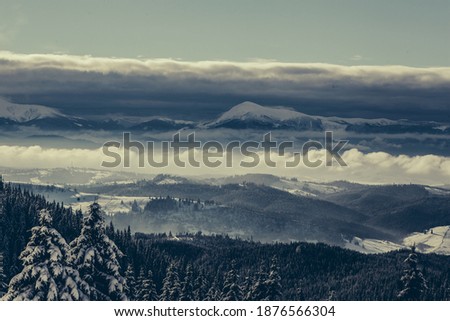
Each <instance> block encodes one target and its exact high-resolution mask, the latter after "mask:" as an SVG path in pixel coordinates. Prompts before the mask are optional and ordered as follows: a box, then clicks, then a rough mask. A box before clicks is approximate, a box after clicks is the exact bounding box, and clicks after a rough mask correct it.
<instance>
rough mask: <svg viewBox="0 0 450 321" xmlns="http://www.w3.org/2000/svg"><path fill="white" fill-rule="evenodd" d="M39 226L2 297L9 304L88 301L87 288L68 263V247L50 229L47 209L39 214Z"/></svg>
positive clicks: (33, 231)
mask: <svg viewBox="0 0 450 321" xmlns="http://www.w3.org/2000/svg"><path fill="white" fill-rule="evenodd" d="M39 223H40V225H39V226H36V227H33V228H32V230H31V233H32V234H31V238H30V241H29V242H28V244H27V246H26V248H25V249H24V250H23V252H22V253H21V254H20V260H21V261H22V265H23V270H22V271H21V272H20V273H19V274H17V275H16V276H14V277H13V278H12V280H11V282H10V285H9V289H8V292H7V293H6V295H5V296H4V297H3V298H2V299H3V300H8V301H12V300H15V301H28V300H33V301H57V300H59V301H78V300H88V299H89V294H90V289H89V286H88V284H86V282H84V281H82V280H81V278H80V276H79V274H78V271H77V270H76V269H74V268H73V267H72V265H71V264H70V262H69V260H68V256H69V253H70V248H69V245H68V244H67V243H66V241H65V240H64V238H63V237H62V236H61V234H59V232H58V231H57V230H56V229H54V228H52V226H51V223H52V217H51V216H50V213H49V212H48V211H47V210H42V211H41V212H40V215H39Z"/></svg>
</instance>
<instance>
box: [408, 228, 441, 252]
mask: <svg viewBox="0 0 450 321" xmlns="http://www.w3.org/2000/svg"><path fill="white" fill-rule="evenodd" d="M403 244H404V245H406V246H412V245H414V244H415V245H416V247H417V249H418V250H419V251H420V252H422V253H436V254H445V255H450V226H438V227H434V228H432V229H429V230H428V231H427V232H426V233H413V234H411V235H410V236H408V237H406V238H405V239H404V240H403Z"/></svg>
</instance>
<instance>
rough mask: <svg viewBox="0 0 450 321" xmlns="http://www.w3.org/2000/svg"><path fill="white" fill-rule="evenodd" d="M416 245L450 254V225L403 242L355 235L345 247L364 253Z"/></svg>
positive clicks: (432, 229)
mask: <svg viewBox="0 0 450 321" xmlns="http://www.w3.org/2000/svg"><path fill="white" fill-rule="evenodd" d="M413 245H415V246H416V249H417V251H418V252H421V253H436V254H442V255H450V226H437V227H434V228H431V229H429V230H428V231H425V232H416V233H412V234H410V235H408V236H407V237H405V238H404V239H403V241H402V242H401V244H398V243H393V242H389V241H384V240H376V239H361V238H359V237H354V238H353V239H352V240H351V241H348V242H347V243H346V244H345V248H347V249H350V250H354V251H358V252H362V253H385V252H389V251H395V250H398V249H402V248H409V247H411V246H413Z"/></svg>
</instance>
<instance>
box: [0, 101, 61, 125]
mask: <svg viewBox="0 0 450 321" xmlns="http://www.w3.org/2000/svg"><path fill="white" fill-rule="evenodd" d="M61 116H63V114H61V113H60V112H59V111H57V110H56V109H54V108H50V107H45V106H40V105H22V104H15V103H11V102H9V101H7V100H5V99H2V98H0V118H4V119H9V120H12V121H15V122H18V123H26V122H29V121H32V120H37V119H44V118H57V117H61Z"/></svg>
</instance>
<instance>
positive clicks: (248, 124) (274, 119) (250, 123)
mask: <svg viewBox="0 0 450 321" xmlns="http://www.w3.org/2000/svg"><path fill="white" fill-rule="evenodd" d="M201 127H205V128H219V127H226V128H235V129H239V128H241V127H242V128H255V127H256V128H258V127H263V128H297V129H313V130H314V129H321V128H322V123H321V120H320V119H319V118H318V117H312V116H308V115H306V114H303V113H300V112H297V111H294V110H290V109H287V108H282V107H264V106H261V105H258V104H255V103H252V102H249V101H246V102H243V103H241V104H239V105H236V106H234V107H233V108H231V109H230V110H229V111H227V112H225V113H224V114H222V115H221V116H220V117H219V118H218V119H216V120H215V121H211V122H208V123H206V124H203V125H201Z"/></svg>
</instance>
